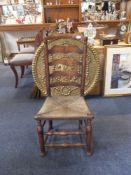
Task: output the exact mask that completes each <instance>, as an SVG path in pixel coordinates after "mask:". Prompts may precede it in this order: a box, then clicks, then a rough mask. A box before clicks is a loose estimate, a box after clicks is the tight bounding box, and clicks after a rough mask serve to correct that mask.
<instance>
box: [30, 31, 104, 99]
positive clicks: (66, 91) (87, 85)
mask: <svg viewBox="0 0 131 175" xmlns="http://www.w3.org/2000/svg"><path fill="white" fill-rule="evenodd" d="M76 37H77V36H76V35H73V36H72V35H70V34H69V35H68V36H67V35H66V36H65V35H64V34H62V36H61V35H58V36H57V38H56V37H52V35H50V36H48V39H46V40H45V42H42V43H41V45H40V46H39V48H38V49H37V51H36V53H35V57H34V59H33V63H32V74H33V78H34V81H35V83H36V85H37V86H38V88H39V89H40V90H41V92H42V95H43V96H47V95H48V94H49V91H48V90H47V89H49V88H47V84H48V85H49V83H50V82H51V83H50V86H49V87H50V89H51V95H72V96H74V95H80V94H83V92H82V93H81V91H80V89H81V87H82V86H83V87H84V88H83V89H84V95H88V93H89V92H90V91H91V90H92V89H93V88H94V86H95V85H96V83H97V82H98V81H99V80H100V68H101V67H100V66H101V65H100V58H99V57H98V56H99V55H98V54H97V53H96V52H95V50H94V48H93V47H92V46H90V45H89V44H87V45H85V44H83V41H84V38H81V39H79V40H78V39H76ZM67 45H69V46H70V47H67ZM57 46H58V47H57ZM56 47H57V48H59V47H60V48H61V47H62V50H64V48H65V50H64V52H60V50H59V49H58V51H56ZM83 47H85V48H87V52H86V59H85V61H82V58H84V56H85V55H84V56H83V54H82V52H81V51H83V50H84V48H83ZM67 48H68V49H69V50H68V52H67ZM70 49H72V50H73V49H74V50H75V49H77V51H78V52H75V51H74V50H73V52H71V51H70ZM65 51H66V52H65ZM83 53H84V52H83ZM46 65H48V66H46ZM47 67H48V69H47ZM81 67H82V69H81ZM81 71H83V73H82V72H81ZM81 73H82V74H83V75H84V76H85V79H83V81H82V83H83V85H82V84H81V79H82V78H81ZM48 74H49V75H50V76H49V79H51V81H50V82H48V83H47V75H48ZM84 76H83V78H84ZM56 80H57V83H56ZM68 80H69V82H68ZM67 82H68V83H70V84H68V86H67ZM53 83H54V84H53ZM72 83H74V84H75V83H76V84H75V86H74V84H72ZM51 85H52V86H53V87H51ZM58 85H59V86H58ZM79 85H80V86H79ZM81 85H82V86H81Z"/></svg>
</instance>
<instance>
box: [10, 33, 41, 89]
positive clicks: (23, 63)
mask: <svg viewBox="0 0 131 175" xmlns="http://www.w3.org/2000/svg"><path fill="white" fill-rule="evenodd" d="M42 40H43V36H42V30H40V31H38V33H37V34H36V37H35V41H34V40H33V39H32V42H34V43H35V44H34V45H35V50H36V49H37V47H38V46H39V45H40V43H41V42H42ZM23 42H24V44H25V43H26V41H25V40H24V41H23V40H22V43H21V44H23ZM27 43H30V42H29V40H27ZM19 44H20V43H19ZM26 49H27V52H20V53H18V54H15V55H14V56H13V57H12V59H10V60H9V65H10V68H11V69H12V71H13V73H14V75H15V88H17V86H18V79H19V78H18V72H17V69H16V67H17V66H19V67H20V68H21V78H22V77H23V75H24V72H25V67H28V66H29V65H32V60H33V58H34V53H35V52H34V53H33V52H32V53H31V52H30V51H29V52H28V47H27V48H26Z"/></svg>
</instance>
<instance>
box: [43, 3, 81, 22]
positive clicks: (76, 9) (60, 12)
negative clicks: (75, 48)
mask: <svg viewBox="0 0 131 175" xmlns="http://www.w3.org/2000/svg"><path fill="white" fill-rule="evenodd" d="M43 14H44V15H43V18H44V22H45V23H54V22H56V20H58V19H64V20H67V18H70V20H71V21H74V22H80V21H81V5H80V0H43Z"/></svg>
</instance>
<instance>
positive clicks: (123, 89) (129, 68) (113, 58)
mask: <svg viewBox="0 0 131 175" xmlns="http://www.w3.org/2000/svg"><path fill="white" fill-rule="evenodd" d="M105 47H106V61H105V74H104V75H105V77H104V96H122V95H129V94H131V44H127V45H124V46H122V45H120V46H119V45H110V46H105Z"/></svg>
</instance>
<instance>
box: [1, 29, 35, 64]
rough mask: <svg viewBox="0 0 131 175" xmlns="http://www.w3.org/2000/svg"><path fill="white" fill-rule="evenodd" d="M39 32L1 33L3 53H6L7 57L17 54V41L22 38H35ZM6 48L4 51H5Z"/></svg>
mask: <svg viewBox="0 0 131 175" xmlns="http://www.w3.org/2000/svg"><path fill="white" fill-rule="evenodd" d="M36 33H37V31H36V30H35V31H9V32H1V33H0V41H1V43H2V51H3V52H5V53H6V55H8V54H10V53H17V52H18V48H17V43H16V41H17V39H19V38H21V37H33V36H35V35H36ZM3 48H4V49H3ZM2 51H1V49H0V61H1V53H2Z"/></svg>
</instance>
